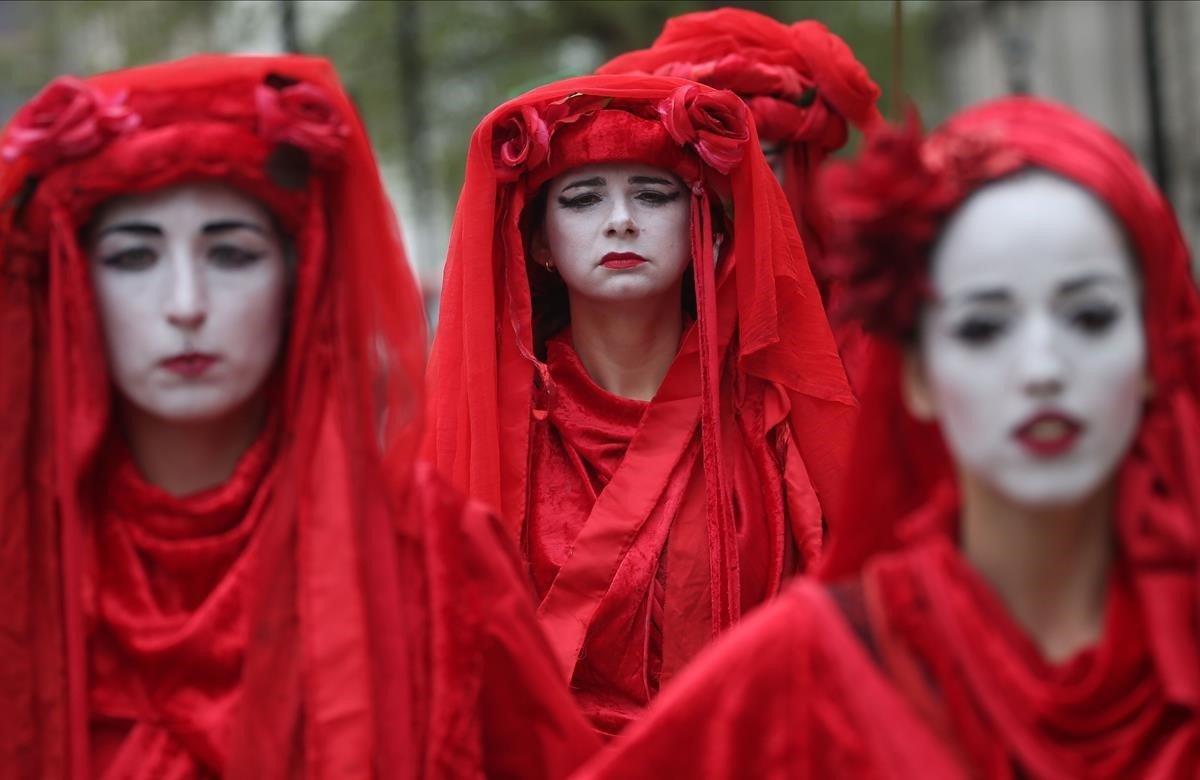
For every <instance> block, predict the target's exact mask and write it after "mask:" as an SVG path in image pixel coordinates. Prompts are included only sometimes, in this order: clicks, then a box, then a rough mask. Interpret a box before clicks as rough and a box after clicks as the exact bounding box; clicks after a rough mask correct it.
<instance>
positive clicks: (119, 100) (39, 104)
mask: <svg viewBox="0 0 1200 780" xmlns="http://www.w3.org/2000/svg"><path fill="white" fill-rule="evenodd" d="M127 96H128V93H126V92H122V93H120V94H117V95H114V96H112V97H110V98H105V97H104V96H103V95H101V94H100V93H99V92H97V91H96V90H94V89H92V88H91V87H90V86H88V85H87V84H86V83H84V82H83V81H81V80H80V79H77V78H75V77H73V76H61V77H59V78H57V79H55V80H54V81H52V82H50V84H49V85H48V86H47V87H46V88H45V89H43V90H42V91H41V92H40V93H38V95H37V96H36V97H34V99H33V100H31V101H30V102H29V103H27V104H26V105H25V107H24V108H22V109H21V110H20V111H18V112H17V115H16V116H15V117H14V118H13V121H12V124H11V125H10V126H9V130H8V134H7V137H6V138H5V139H4V146H3V148H2V149H0V156H2V157H3V158H4V160H5V161H7V162H13V161H15V160H16V159H17V158H18V157H28V158H29V159H31V160H32V161H33V164H34V167H35V168H37V169H39V170H46V169H48V168H51V167H53V166H54V165H55V164H56V163H58V162H60V161H62V160H70V159H75V158H77V157H83V156H85V155H88V154H91V153H92V152H94V151H96V150H97V149H99V148H100V147H101V146H102V145H104V144H105V143H106V142H107V141H108V140H109V139H111V138H112V137H114V136H116V135H119V134H121V133H127V132H129V131H130V130H133V129H134V128H135V127H137V126H138V125H139V124H140V123H141V118H140V117H139V116H138V115H137V114H135V113H133V112H132V111H130V110H129V108H128V107H127V106H126V105H125V99H126V97H127Z"/></svg>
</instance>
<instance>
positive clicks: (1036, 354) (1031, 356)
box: [1017, 317, 1067, 398]
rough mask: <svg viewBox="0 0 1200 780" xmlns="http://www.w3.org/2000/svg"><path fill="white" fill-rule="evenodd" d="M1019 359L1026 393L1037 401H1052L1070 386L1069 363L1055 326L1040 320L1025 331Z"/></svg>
mask: <svg viewBox="0 0 1200 780" xmlns="http://www.w3.org/2000/svg"><path fill="white" fill-rule="evenodd" d="M1022 341H1023V343H1022V344H1021V345H1020V347H1019V352H1018V357H1017V371H1018V379H1019V381H1020V383H1021V388H1022V390H1023V391H1024V392H1025V393H1026V394H1027V395H1030V396H1033V397H1035V398H1050V397H1053V396H1056V395H1058V394H1059V393H1061V392H1062V391H1063V388H1064V387H1065V385H1066V380H1067V376H1066V364H1065V362H1064V361H1063V357H1062V355H1061V354H1060V352H1059V349H1058V345H1057V343H1056V339H1055V338H1054V325H1053V323H1051V322H1049V321H1048V318H1040V317H1039V318H1037V319H1036V320H1034V321H1033V322H1031V323H1029V325H1028V327H1027V328H1025V333H1024V338H1023V340H1022Z"/></svg>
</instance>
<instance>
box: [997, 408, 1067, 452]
mask: <svg viewBox="0 0 1200 780" xmlns="http://www.w3.org/2000/svg"><path fill="white" fill-rule="evenodd" d="M1082 434H1083V423H1081V422H1079V421H1078V420H1076V419H1074V418H1073V417H1068V416H1067V415H1065V414H1060V413H1058V412H1041V413H1039V414H1035V415H1034V416H1033V417H1031V418H1029V420H1028V421H1026V422H1025V423H1024V424H1022V425H1021V426H1020V427H1019V428H1017V429H1016V430H1015V431H1014V432H1013V438H1014V439H1016V440H1017V441H1018V442H1020V444H1021V446H1023V447H1024V448H1025V449H1027V450H1029V452H1030V453H1032V454H1033V455H1034V456H1036V457H1039V458H1055V457H1058V456H1059V455H1062V454H1063V453H1065V452H1067V451H1068V450H1070V449H1071V448H1072V447H1074V446H1075V442H1077V441H1078V440H1079V437H1080V436H1081V435H1082Z"/></svg>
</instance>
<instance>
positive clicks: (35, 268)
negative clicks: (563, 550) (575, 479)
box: [0, 56, 593, 778]
mask: <svg viewBox="0 0 1200 780" xmlns="http://www.w3.org/2000/svg"><path fill="white" fill-rule="evenodd" d="M0 154H2V155H3V160H4V161H3V162H0V267H2V271H3V273H2V274H0V324H2V326H0V354H3V355H4V356H5V363H6V366H5V371H3V372H0V406H2V407H3V408H4V409H5V427H4V431H3V435H2V436H0V518H2V521H0V570H3V571H4V572H5V576H4V577H3V578H0V722H2V723H4V728H3V729H0V766H3V767H4V770H3V774H4V776H5V777H14V778H40V777H73V778H74V777H89V776H100V777H114V778H115V777H196V776H216V775H220V776H229V777H290V776H301V775H302V776H305V777H366V776H383V777H421V776H434V777H475V776H479V775H481V774H484V773H487V774H493V773H494V774H500V775H503V774H510V775H522V776H535V777H536V776H547V777H549V776H562V775H565V774H566V773H567V772H568V771H570V769H571V768H572V767H573V766H574V764H575V763H577V762H578V761H579V760H580V759H581V758H582V757H583V756H584V755H586V753H587V752H588V751H589V750H590V749H591V746H592V744H591V743H592V740H593V737H592V735H591V734H590V733H589V731H588V729H587V728H586V726H585V725H584V723H583V721H582V719H581V718H579V716H578V715H577V714H576V713H575V712H574V710H573V705H572V703H571V700H570V698H569V696H568V694H567V693H566V692H565V691H564V690H562V689H561V685H559V684H557V671H556V669H555V668H554V666H553V661H552V658H551V656H550V655H549V653H548V652H547V651H546V649H545V646H544V643H543V641H542V640H541V638H540V635H539V630H538V627H537V624H536V622H535V620H534V616H533V612H532V609H531V606H530V604H529V603H528V600H527V599H528V597H527V596H526V595H525V594H526V592H527V590H526V586H525V585H524V582H523V578H522V577H521V575H520V574H519V568H518V564H517V563H516V561H515V559H514V557H513V556H512V555H511V554H510V553H508V552H507V550H508V549H509V546H506V545H508V542H507V540H505V539H504V536H503V534H502V533H500V531H499V526H498V525H497V523H496V522H495V520H494V518H492V516H490V515H489V514H488V513H487V512H485V511H483V510H481V509H479V508H478V507H476V506H474V505H471V504H465V503H464V502H463V500H462V499H460V498H457V497H456V495H455V494H454V493H453V492H452V491H451V490H450V489H449V488H448V487H446V486H445V485H444V484H443V483H442V482H440V481H439V480H438V479H437V478H436V477H435V476H434V475H433V473H432V472H431V471H430V470H429V469H428V468H426V467H419V466H415V465H414V463H415V456H416V449H417V444H418V439H419V436H420V430H421V416H422V407H423V401H422V372H423V362H424V333H423V328H422V325H421V323H422V322H423V308H422V304H421V300H420V297H419V295H418V293H417V289H416V286H415V283H414V281H413V278H412V275H411V272H410V271H409V269H408V266H407V263H406V261H405V256H404V252H403V247H402V244H401V240H400V236H399V232H398V229H397V226H396V222H395V218H394V215H393V212H392V210H391V207H390V205H389V204H388V201H387V199H386V197H385V194H384V190H383V186H382V183H381V182H380V180H379V176H378V173H377V166H376V163H375V159H374V156H373V154H372V152H371V149H370V145H369V142H368V140H367V136H366V133H365V131H364V129H363V127H362V125H361V123H360V122H359V120H358V117H357V114H356V112H355V110H354V108H353V106H352V105H351V103H350V101H349V99H348V98H347V96H346V95H345V93H344V92H343V90H342V88H341V86H340V85H339V83H338V81H337V77H336V75H335V74H334V72H333V69H332V68H331V67H330V65H329V64H328V63H327V62H325V61H324V60H320V59H314V58H307V57H261V58H260V57H220V56H201V57H193V58H189V59H186V60H181V61H179V62H174V63H168V64H163V65H155V66H149V67H145V68H138V69H133V70H126V71H118V72H114V73H109V74H104V75H100V76H96V77H94V78H90V79H87V80H86V81H81V80H77V79H69V78H64V79H60V80H58V81H56V82H55V83H53V84H52V85H51V86H50V87H48V88H47V89H46V90H45V91H44V92H43V93H41V94H40V95H39V96H38V97H36V98H35V99H34V100H33V101H31V102H30V104H28V105H27V106H26V107H25V108H23V109H22V110H21V111H19V112H18V114H17V115H16V117H15V118H14V119H13V121H12V122H11V123H10V125H9V126H8V127H7V128H6V130H5V132H4V135H3V136H0ZM195 180H218V181H221V182H225V183H228V184H229V185H231V186H234V187H236V188H238V189H240V190H242V191H244V192H246V193H248V194H250V195H251V196H253V197H255V198H257V199H259V200H260V201H262V202H263V203H264V204H266V206H267V207H268V208H269V209H270V210H271V211H272V212H273V214H274V216H275V217H276V218H277V219H278V221H279V223H280V225H281V227H282V228H283V230H284V232H285V233H286V234H287V235H288V237H289V238H290V239H291V241H292V242H293V243H294V247H293V248H294V250H295V257H296V262H295V270H294V274H295V276H294V279H293V285H292V301H291V307H290V312H289V320H288V327H289V332H288V338H287V342H286V344H285V346H284V348H283V350H282V352H281V356H280V361H279V364H278V366H277V368H276V371H275V374H274V376H273V377H272V379H271V380H270V382H269V385H270V387H269V392H270V398H271V400H272V402H273V403H272V404H271V411H270V414H269V420H268V421H267V425H266V426H265V431H264V433H263V434H262V436H261V437H260V439H259V440H258V441H257V442H256V443H255V444H254V445H253V446H252V447H251V448H250V449H249V450H248V451H247V452H246V453H245V454H244V455H243V457H242V459H241V461H240V462H239V464H238V466H237V468H236V471H235V473H234V475H233V476H232V477H231V478H230V479H229V480H228V481H227V482H226V483H225V484H223V485H221V486H218V487H217V488H213V489H211V490H208V491H204V492H201V493H198V494H194V495H190V496H185V497H181V498H175V497H172V496H169V495H167V494H165V493H163V492H162V491H161V490H159V489H157V488H155V487H153V486H151V485H149V484H147V483H146V482H145V481H144V480H143V479H142V477H141V476H140V474H139V473H138V470H137V468H136V467H135V465H134V464H133V461H132V459H131V456H130V455H129V453H128V452H127V451H126V449H125V446H124V444H123V441H122V437H121V435H120V432H119V431H118V429H117V425H116V423H115V421H114V419H113V415H112V413H111V408H112V401H113V399H112V390H111V388H110V381H109V378H108V370H107V366H106V359H105V353H104V346H103V338H102V334H101V331H100V325H99V320H98V317H97V313H96V307H95V301H94V296H93V293H92V290H91V284H90V272H89V268H88V260H87V258H86V256H85V254H84V252H83V250H82V249H81V247H80V240H81V238H80V236H81V233H82V232H83V231H85V230H86V226H87V223H88V220H89V218H90V215H91V214H92V212H93V211H94V209H95V208H96V207H97V206H99V205H101V204H102V203H103V202H105V201H106V200H108V199H110V198H113V197H116V196H119V195H123V194H127V193H134V192H146V191H151V190H154V189H156V188H160V187H163V186H167V185H170V184H175V183H178V182H185V181H195ZM514 713H519V714H520V717H517V716H514ZM514 721H515V723H514ZM517 724H519V726H518V725H517ZM531 724H533V725H531Z"/></svg>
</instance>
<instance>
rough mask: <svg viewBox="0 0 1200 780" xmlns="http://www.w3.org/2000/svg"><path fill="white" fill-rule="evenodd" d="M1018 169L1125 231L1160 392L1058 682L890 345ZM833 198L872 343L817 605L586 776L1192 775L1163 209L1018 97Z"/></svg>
mask: <svg viewBox="0 0 1200 780" xmlns="http://www.w3.org/2000/svg"><path fill="white" fill-rule="evenodd" d="M1027 168H1040V169H1044V170H1046V171H1049V172H1051V173H1054V174H1056V175H1059V176H1062V177H1064V178H1066V179H1068V180H1070V181H1072V182H1074V183H1076V184H1078V185H1080V186H1082V187H1083V188H1085V189H1086V190H1087V191H1089V192H1090V193H1092V194H1093V195H1094V196H1095V197H1097V198H1098V199H1099V200H1100V201H1101V202H1102V203H1104V204H1105V205H1106V206H1107V207H1108V208H1109V209H1110V210H1111V212H1112V214H1113V215H1114V216H1115V217H1116V218H1117V220H1118V221H1119V223H1120V224H1121V225H1122V226H1123V228H1124V229H1125V232H1126V235H1127V236H1128V238H1129V241H1130V245H1131V246H1132V248H1133V250H1134V251H1133V254H1134V255H1135V256H1136V259H1137V261H1138V263H1139V268H1140V271H1141V277H1142V283H1143V290H1144V298H1143V317H1144V323H1145V334H1146V342H1147V354H1148V356H1149V367H1150V373H1151V377H1152V380H1153V386H1154V392H1153V395H1152V396H1151V397H1150V398H1149V399H1148V400H1147V402H1146V407H1145V411H1144V416H1143V419H1142V422H1141V427H1140V428H1139V430H1138V433H1137V436H1136V439H1135V441H1134V443H1133V445H1132V447H1131V448H1130V451H1129V452H1128V454H1127V456H1126V457H1125V459H1124V461H1123V462H1122V464H1121V466H1120V467H1119V470H1118V474H1117V488H1118V489H1117V501H1116V505H1115V507H1114V528H1113V533H1114V540H1113V543H1114V546H1115V549H1116V551H1117V555H1116V556H1115V563H1114V566H1113V570H1112V573H1111V575H1110V584H1109V592H1108V599H1107V602H1106V616H1105V624H1104V631H1103V635H1102V637H1101V638H1100V640H1099V641H1098V642H1097V643H1096V644H1095V645H1093V646H1091V647H1089V648H1085V649H1084V650H1082V651H1080V652H1079V653H1077V654H1076V655H1074V656H1072V657H1071V658H1069V659H1067V660H1066V661H1063V662H1061V663H1052V662H1050V661H1047V660H1045V659H1044V658H1043V657H1042V655H1041V654H1040V652H1039V651H1038V650H1037V648H1036V647H1035V646H1034V644H1033V642H1032V641H1031V640H1030V638H1029V637H1028V635H1027V634H1025V632H1024V631H1023V630H1022V629H1021V628H1020V627H1019V626H1018V625H1017V623H1016V621H1015V620H1014V619H1013V618H1012V617H1011V616H1010V615H1009V614H1008V612H1007V611H1006V609H1005V608H1004V606H1003V604H1002V603H1001V602H1000V600H999V598H998V597H997V596H996V595H995V594H994V593H993V592H992V591H991V590H990V589H989V588H988V586H987V585H986V584H985V583H984V581H983V579H982V577H981V576H980V575H979V574H978V573H976V572H975V571H974V570H973V569H972V568H971V566H970V565H969V564H968V563H967V562H966V560H965V559H964V558H963V556H962V555H961V553H960V552H959V551H958V548H957V545H956V537H957V533H956V526H957V517H958V500H957V497H956V488H955V484H954V475H953V471H952V464H951V462H950V460H949V457H948V455H947V453H946V450H945V447H944V446H943V445H942V443H941V441H940V437H939V434H938V431H937V429H936V427H935V426H932V425H923V424H920V423H918V422H917V421H916V420H914V419H913V418H912V417H911V416H909V415H908V413H907V411H906V409H905V406H904V403H903V399H902V396H901V349H900V347H899V343H900V341H899V338H898V336H900V335H901V334H906V333H908V332H911V328H912V327H913V323H914V317H915V315H916V312H917V309H918V307H919V305H920V304H921V302H922V299H923V297H924V296H925V294H926V292H927V281H926V280H927V278H928V262H929V257H930V251H931V247H932V245H933V242H934V241H935V240H936V238H937V235H938V233H939V232H940V230H941V227H942V226H943V225H944V224H945V221H946V219H947V218H948V216H949V215H950V214H951V212H953V210H954V209H955V208H957V207H958V205H960V204H961V203H962V202H963V201H964V200H965V199H966V198H967V197H968V196H969V195H970V194H971V193H972V192H974V191H976V190H977V189H978V188H979V187H981V186H983V185H985V184H986V183H988V182H991V181H996V180H999V179H1001V178H1003V177H1005V176H1009V175H1011V174H1013V173H1015V172H1017V171H1020V170H1023V169H1027ZM825 191H826V192H827V193H828V197H830V198H831V199H832V201H833V202H834V204H835V206H836V208H837V214H838V215H839V220H840V224H839V226H838V230H837V234H836V241H835V244H834V249H835V252H834V259H835V260H836V262H837V263H838V269H839V272H840V273H842V274H844V276H845V278H846V279H847V281H848V282H849V287H848V290H849V292H850V295H849V296H848V298H847V301H848V303H849V304H851V308H852V309H853V310H854V312H855V313H856V314H857V315H858V316H860V317H862V318H863V322H864V323H865V325H866V326H867V327H868V328H869V329H870V330H871V331H873V332H876V333H879V334H881V339H880V347H879V349H878V351H877V352H876V353H874V354H877V356H878V360H877V361H876V362H874V363H873V364H872V365H871V366H870V369H871V370H870V372H869V373H868V374H867V376H866V379H867V380H868V381H867V383H866V391H865V393H864V395H863V403H864V408H863V417H862V422H861V425H860V428H859V431H858V433H857V434H856V449H855V458H854V461H853V464H854V465H853V467H852V468H851V470H850V472H848V473H849V474H850V477H851V479H855V480H857V481H858V482H859V483H861V482H863V481H869V484H870V488H871V489H870V490H859V491H857V492H855V493H853V494H850V495H849V496H848V506H847V512H848V522H847V523H846V524H844V525H841V526H839V527H838V528H837V529H836V531H835V533H834V534H833V535H832V539H831V544H830V548H829V551H828V553H827V557H826V559H825V560H824V562H823V575H824V577H825V578H827V579H829V580H831V582H830V583H829V584H828V585H827V586H824V587H822V586H819V585H816V584H815V583H804V584H803V585H801V586H798V587H796V588H795V589H793V590H792V591H790V592H789V593H788V594H786V595H785V596H784V597H783V598H781V599H779V600H777V601H776V602H775V603H774V604H772V605H770V606H768V607H766V608H764V610H762V611H761V612H759V613H758V615H756V617H755V618H754V619H753V620H751V621H747V624H746V625H745V626H743V627H742V628H740V629H739V630H738V631H737V632H735V635H734V636H731V637H729V640H728V641H726V642H724V643H722V644H720V645H718V646H716V647H714V648H712V651H711V652H709V653H708V654H707V655H706V656H705V657H704V658H703V659H700V660H698V661H697V663H696V665H695V666H694V667H693V668H692V670H689V674H688V675H685V677H684V678H681V679H680V680H678V681H677V683H676V687H675V688H674V690H672V691H670V692H668V695H667V696H665V697H664V698H663V699H662V700H660V702H658V703H657V710H656V711H655V712H653V713H651V714H649V715H647V717H646V718H645V719H644V720H643V722H642V723H641V724H639V726H638V728H637V730H636V732H635V733H631V734H630V735H628V739H627V741H626V742H625V747H624V749H623V750H619V751H614V752H612V753H611V754H610V755H608V756H606V757H605V759H604V760H602V761H600V762H598V764H597V766H596V767H594V768H593V770H592V771H590V772H589V771H585V772H584V773H583V775H584V776H587V777H592V776H597V777H622V778H629V777H641V776H646V777H650V776H654V771H655V769H656V768H659V767H662V766H666V761H668V760H669V759H668V756H670V755H672V754H676V755H677V754H680V753H686V754H687V755H689V759H688V763H687V764H686V765H685V766H683V767H676V769H677V771H678V770H680V769H681V770H682V771H684V772H686V771H687V770H688V769H689V768H691V767H692V766H695V767H697V775H698V776H700V775H704V774H705V773H706V771H707V770H706V769H705V766H706V762H709V761H713V760H716V761H723V762H727V764H728V765H731V766H751V767H755V768H756V769H757V771H762V772H764V773H766V772H768V771H772V770H777V771H781V770H780V768H781V767H789V769H788V770H787V773H788V774H789V776H802V775H803V769H804V768H808V769H809V770H810V773H811V774H812V775H813V776H823V775H827V774H836V773H839V772H840V773H842V774H846V773H847V772H850V773H852V774H854V776H871V777H889V776H906V771H908V770H899V771H898V770H897V767H918V769H917V770H914V771H911V773H910V774H909V775H908V776H911V775H912V774H919V775H920V776H922V777H943V776H947V777H948V776H956V775H959V774H968V775H970V776H973V777H986V778H1016V777H1039V778H1055V779H1057V778H1063V780H1065V779H1066V778H1076V777H1106V778H1118V777H1156V778H1168V777H1171V778H1174V777H1194V776H1196V775H1197V772H1200V720H1198V708H1200V665H1198V664H1197V660H1196V659H1197V658H1198V657H1200V620H1198V614H1197V603H1198V602H1197V586H1198V584H1200V582H1198V579H1197V578H1198V575H1200V566H1198V565H1197V564H1198V560H1197V552H1198V550H1197V521H1198V518H1200V504H1198V503H1197V498H1198V491H1200V450H1198V448H1197V442H1198V441H1200V418H1198V417H1197V394H1198V393H1200V371H1198V366H1200V344H1198V342H1197V339H1198V337H1200V330H1198V327H1197V326H1198V325H1200V307H1198V298H1197V294H1196V289H1195V285H1194V283H1193V281H1192V278H1191V276H1190V268H1189V262H1188V253H1187V250H1186V247H1185V245H1184V242H1183V238H1182V236H1181V234H1180V231H1179V228H1178V226H1177V224H1176V222H1175V218H1174V216H1173V214H1172V212H1171V209H1170V207H1169V205H1168V204H1167V202H1166V200H1165V199H1164V198H1163V196H1162V195H1161V194H1160V193H1159V192H1158V190H1157V189H1156V187H1155V186H1154V184H1153V182H1151V180H1150V179H1149V177H1148V176H1147V175H1146V174H1145V172H1144V171H1143V170H1142V168H1141V167H1140V166H1139V165H1138V164H1137V162H1136V161H1135V159H1134V158H1133V156H1132V155H1131V154H1130V153H1129V152H1128V151H1127V150H1126V148H1125V147H1124V146H1123V145H1122V144H1121V143H1120V142H1119V141H1118V140H1117V139H1115V138H1114V137H1113V136H1111V135H1110V134H1109V133H1108V132H1106V131H1105V130H1104V129H1103V128H1101V127H1099V126H1097V125H1096V124H1095V123H1093V122H1091V121H1090V120H1088V119H1086V118H1084V117H1082V116H1080V115H1079V114H1077V113H1075V112H1074V111H1072V110H1071V109H1068V108H1065V107H1063V106H1060V105H1057V104H1054V103H1050V102H1048V101H1044V100H1039V99H1034V98H1024V97H1021V98H1005V99H1000V100H996V101H994V102H991V103H986V104H983V105H981V106H978V107H975V108H972V109H968V110H966V111H964V112H962V113H959V114H957V115H955V116H953V117H951V118H950V120H948V121H947V122H946V124H945V125H943V126H942V127H941V128H940V129H939V130H938V131H936V132H935V133H933V134H932V135H931V136H930V137H929V138H928V139H922V138H921V137H920V134H919V131H918V130H917V128H916V125H915V123H913V124H912V125H910V127H909V128H907V129H906V130H904V131H894V132H893V131H889V132H885V133H880V134H879V136H878V137H877V138H875V139H874V141H873V142H872V143H871V145H870V146H869V147H868V149H867V151H866V152H865V153H864V155H863V157H862V159H861V160H860V161H859V162H858V163H857V165H856V166H855V167H854V168H853V169H847V170H838V171H836V172H835V173H833V174H831V181H830V183H829V189H828V190H825ZM778 722H786V723H787V727H786V732H787V733H783V732H781V731H780V730H779V728H778V727H776V726H775V725H774V724H775V723H778ZM796 724H800V728H799V729H797V725H796ZM806 725H807V726H808V727H809V730H810V731H811V732H813V733H816V734H817V735H819V736H818V737H816V738H806V739H805V740H803V744H801V741H802V740H799V739H796V738H793V737H792V736H791V735H792V734H794V733H795V732H796V731H797V730H804V728H805V726H806ZM750 735H753V739H750ZM697 744H699V745H702V746H703V747H702V748H701V749H700V750H699V751H695V750H693V748H692V746H694V745H697ZM764 744H765V745H769V746H773V747H774V748H775V749H774V751H773V752H772V751H765V752H767V753H768V756H767V757H764V750H763V748H762V745H764ZM685 745H686V746H687V747H684V746H685ZM696 753H699V755H696V756H695V758H694V759H693V758H690V756H693V755H695V754H696ZM693 761H694V763H693ZM793 772H794V773H795V774H794V775H793V774H792V773H793Z"/></svg>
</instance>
